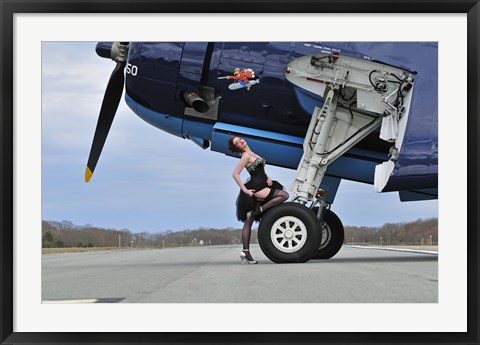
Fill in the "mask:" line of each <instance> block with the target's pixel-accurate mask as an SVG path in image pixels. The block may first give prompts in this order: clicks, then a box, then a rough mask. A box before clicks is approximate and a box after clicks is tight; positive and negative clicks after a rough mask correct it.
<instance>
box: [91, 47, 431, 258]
mask: <svg viewBox="0 0 480 345" xmlns="http://www.w3.org/2000/svg"><path fill="white" fill-rule="evenodd" d="M96 51H97V54H98V55H99V56H101V57H104V58H109V59H112V60H113V61H115V62H116V66H115V68H114V70H113V72H112V74H111V77H110V80H109V81H108V84H107V88H106V91H105V96H104V99H103V103H102V105H101V109H100V115H99V119H98V124H97V128H96V131H95V135H94V139H93V143H92V148H91V152H90V156H89V159H88V163H87V168H86V173H85V179H86V181H87V182H88V181H89V180H90V179H91V177H92V174H93V172H94V169H95V167H96V165H97V162H98V159H99V156H100V153H101V151H102V148H103V146H104V143H105V140H106V138H107V135H108V132H109V129H110V126H111V124H112V121H113V119H114V116H115V113H116V110H117V107H118V104H119V102H120V100H121V96H122V94H123V90H124V89H125V101H126V103H127V104H128V106H129V107H130V108H131V109H132V111H133V112H134V113H135V114H137V115H138V116H139V117H140V118H141V119H143V120H145V121H146V122H148V123H149V124H151V125H152V126H155V127H157V128H159V129H161V130H163V131H166V132H168V133H170V134H173V135H175V136H178V137H180V138H183V139H189V140H191V141H192V142H194V143H195V144H197V145H198V146H199V147H200V148H202V149H210V150H211V151H215V152H219V153H223V154H226V155H230V156H234V154H233V153H232V152H230V151H229V149H228V146H227V141H228V139H229V138H231V137H232V136H238V137H242V138H245V139H247V141H248V143H249V146H250V147H251V148H252V149H253V150H254V151H255V152H256V153H258V154H259V155H260V156H262V157H264V158H265V159H266V161H267V162H268V163H269V164H273V165H276V166H279V167H284V168H289V169H296V170H297V172H296V175H295V179H294V181H292V185H291V188H290V191H291V192H292V193H293V196H294V199H293V201H291V202H285V203H283V204H281V205H278V206H276V207H274V208H272V209H270V210H268V211H267V212H265V213H264V214H263V216H262V218H261V220H260V223H259V228H258V242H259V244H260V247H261V249H262V251H263V253H264V254H265V255H266V256H267V257H268V258H269V259H270V260H272V261H273V262H276V263H290V262H306V261H308V260H310V259H328V258H331V257H333V256H334V255H335V254H336V253H337V252H338V251H339V250H340V248H341V247H342V245H343V243H344V228H343V225H342V222H341V220H340V219H339V218H338V216H337V215H336V214H335V213H334V212H333V211H332V210H331V206H332V204H333V202H334V199H335V195H336V192H337V189H338V186H339V184H340V181H341V180H342V179H345V180H350V181H357V182H361V183H368V184H372V185H374V189H375V190H376V191H377V192H394V191H396V192H398V193H399V197H400V199H401V201H415V200H427V199H436V198H437V197H438V88H437V85H438V45H437V43H435V42H100V43H98V44H97V46H96ZM359 202H361V200H359ZM372 216H375V210H372Z"/></svg>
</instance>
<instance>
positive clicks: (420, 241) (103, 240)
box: [42, 218, 438, 248]
mask: <svg viewBox="0 0 480 345" xmlns="http://www.w3.org/2000/svg"><path fill="white" fill-rule="evenodd" d="M256 241H257V233H256V230H253V234H252V243H256ZM240 243H241V229H235V228H223V229H213V228H199V229H194V230H190V229H189V230H183V231H166V232H159V233H150V232H140V233H132V232H131V231H130V230H128V229H121V230H117V229H105V228H99V227H95V226H93V225H90V224H87V225H84V226H78V225H75V224H73V223H72V222H70V221H62V222H58V221H46V220H44V221H42V247H43V248H69V247H125V248H126V247H134V248H152V247H154V248H165V247H177V246H198V245H229V244H240ZM345 243H348V244H351V243H353V244H384V245H385V244H392V245H397V244H417V245H431V244H437V243H438V219H437V218H432V219H425V220H424V219H418V220H416V221H413V222H406V223H395V224H393V223H387V224H384V225H383V226H381V227H352V226H346V227H345Z"/></svg>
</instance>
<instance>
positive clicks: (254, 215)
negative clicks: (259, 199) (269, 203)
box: [247, 205, 263, 220]
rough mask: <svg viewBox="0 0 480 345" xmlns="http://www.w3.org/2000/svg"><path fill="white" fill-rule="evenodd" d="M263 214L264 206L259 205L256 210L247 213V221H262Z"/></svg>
mask: <svg viewBox="0 0 480 345" xmlns="http://www.w3.org/2000/svg"><path fill="white" fill-rule="evenodd" d="M262 212H263V209H262V206H260V205H257V207H256V208H255V210H253V211H249V212H247V219H252V218H253V219H255V220H258V219H260V215H261V214H262Z"/></svg>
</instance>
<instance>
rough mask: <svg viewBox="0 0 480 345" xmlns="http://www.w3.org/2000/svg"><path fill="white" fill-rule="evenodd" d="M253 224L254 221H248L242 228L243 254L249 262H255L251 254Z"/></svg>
mask: <svg viewBox="0 0 480 345" xmlns="http://www.w3.org/2000/svg"><path fill="white" fill-rule="evenodd" d="M252 224H253V219H247V220H246V221H245V222H244V223H243V228H242V242H243V252H244V253H245V256H246V257H247V259H248V260H249V261H254V260H253V257H252V255H251V254H250V236H251V234H252Z"/></svg>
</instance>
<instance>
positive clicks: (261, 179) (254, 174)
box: [237, 158, 283, 222]
mask: <svg viewBox="0 0 480 345" xmlns="http://www.w3.org/2000/svg"><path fill="white" fill-rule="evenodd" d="M265 163H266V162H265V159H263V158H257V159H255V161H254V162H253V163H252V165H250V166H249V167H246V168H245V169H247V171H248V172H249V174H250V178H249V179H248V180H247V182H246V183H245V187H246V188H247V189H254V190H255V191H256V192H258V191H261V190H262V189H264V188H270V193H269V194H268V196H267V197H266V198H265V200H263V201H260V202H259V201H258V200H257V199H256V198H255V197H250V196H248V194H245V193H244V192H243V191H242V190H240V193H239V194H238V197H237V219H238V220H239V221H241V222H244V221H245V220H246V219H247V212H249V211H253V210H254V209H255V207H256V206H257V205H258V203H260V205H263V204H264V203H266V202H267V201H269V200H270V199H272V198H273V195H274V193H275V190H278V189H280V190H283V186H282V185H281V184H280V183H279V182H277V181H272V185H271V186H269V185H267V179H268V176H267V174H266V173H265Z"/></svg>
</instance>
